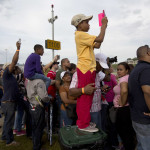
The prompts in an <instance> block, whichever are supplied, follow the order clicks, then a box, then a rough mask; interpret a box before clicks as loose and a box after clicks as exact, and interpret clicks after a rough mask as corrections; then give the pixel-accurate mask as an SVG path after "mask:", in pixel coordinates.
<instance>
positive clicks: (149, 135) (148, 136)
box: [132, 121, 150, 150]
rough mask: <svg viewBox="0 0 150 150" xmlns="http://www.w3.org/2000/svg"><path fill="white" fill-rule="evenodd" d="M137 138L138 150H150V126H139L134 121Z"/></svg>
mask: <svg viewBox="0 0 150 150" xmlns="http://www.w3.org/2000/svg"><path fill="white" fill-rule="evenodd" d="M132 125H133V128H134V130H135V132H136V137H137V141H138V144H137V150H150V143H149V142H150V124H146V125H145V124H139V123H136V122H134V121H132Z"/></svg>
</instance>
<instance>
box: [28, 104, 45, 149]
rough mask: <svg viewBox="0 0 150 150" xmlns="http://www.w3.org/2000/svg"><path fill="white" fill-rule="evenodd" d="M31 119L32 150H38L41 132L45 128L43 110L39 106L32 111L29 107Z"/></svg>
mask: <svg viewBox="0 0 150 150" xmlns="http://www.w3.org/2000/svg"><path fill="white" fill-rule="evenodd" d="M30 114H31V118H32V142H33V150H40V148H41V140H42V135H43V130H44V127H45V109H44V108H43V107H41V106H40V105H38V106H36V107H35V109H32V107H31V106H30Z"/></svg>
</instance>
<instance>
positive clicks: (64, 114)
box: [60, 110, 73, 127]
mask: <svg viewBox="0 0 150 150" xmlns="http://www.w3.org/2000/svg"><path fill="white" fill-rule="evenodd" d="M72 123H73V120H72V119H71V118H69V117H68V116H67V112H66V111H65V110H61V117H60V127H63V126H67V125H72Z"/></svg>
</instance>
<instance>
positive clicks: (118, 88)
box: [113, 75, 129, 107]
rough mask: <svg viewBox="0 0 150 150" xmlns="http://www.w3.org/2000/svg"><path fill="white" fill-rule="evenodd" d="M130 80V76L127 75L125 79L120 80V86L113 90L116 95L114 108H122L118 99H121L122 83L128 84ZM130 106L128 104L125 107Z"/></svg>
mask: <svg viewBox="0 0 150 150" xmlns="http://www.w3.org/2000/svg"><path fill="white" fill-rule="evenodd" d="M128 78H129V75H125V76H123V77H121V78H120V79H119V82H118V84H117V85H116V86H115V87H114V88H113V91H114V93H115V97H114V100H113V103H114V107H121V106H120V105H119V104H118V98H119V97H120V92H121V91H120V83H122V82H127V83H128ZM128 105H129V104H128V103H127V104H126V105H125V106H128Z"/></svg>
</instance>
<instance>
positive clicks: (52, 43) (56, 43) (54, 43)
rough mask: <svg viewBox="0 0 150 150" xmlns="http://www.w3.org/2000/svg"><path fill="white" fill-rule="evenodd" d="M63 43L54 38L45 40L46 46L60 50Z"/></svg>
mask: <svg viewBox="0 0 150 150" xmlns="http://www.w3.org/2000/svg"><path fill="white" fill-rule="evenodd" d="M60 46H61V43H60V42H59V41H54V40H45V48H48V49H56V50H60Z"/></svg>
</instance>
